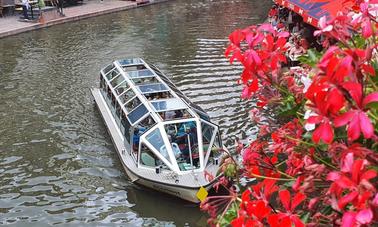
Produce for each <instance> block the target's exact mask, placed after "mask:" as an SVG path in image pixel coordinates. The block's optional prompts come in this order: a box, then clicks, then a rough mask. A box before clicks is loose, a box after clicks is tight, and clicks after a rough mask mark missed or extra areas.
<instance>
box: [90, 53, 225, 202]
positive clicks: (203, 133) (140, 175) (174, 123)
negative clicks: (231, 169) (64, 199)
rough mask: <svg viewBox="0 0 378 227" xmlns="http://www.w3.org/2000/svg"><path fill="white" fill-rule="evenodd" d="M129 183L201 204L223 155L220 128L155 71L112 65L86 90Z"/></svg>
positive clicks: (141, 65) (130, 62)
mask: <svg viewBox="0 0 378 227" xmlns="http://www.w3.org/2000/svg"><path fill="white" fill-rule="evenodd" d="M91 92H92V95H93V97H94V100H95V103H96V104H97V107H98V109H99V111H100V113H101V116H102V118H103V119H104V121H105V125H106V127H107V129H108V132H109V135H110V137H111V139H112V141H113V143H114V145H115V148H116V151H117V153H118V155H119V157H120V160H121V163H122V165H123V167H124V169H125V172H126V174H127V175H128V177H129V178H130V179H131V181H132V182H135V183H138V184H141V185H144V186H147V187H149V188H152V189H154V190H158V191H161V192H164V193H167V194H170V195H173V196H177V197H179V198H181V199H184V200H188V201H191V202H200V200H202V199H203V198H204V197H205V196H206V194H207V191H208V190H209V189H210V188H211V186H212V184H213V183H214V181H215V180H216V177H208V176H216V175H217V172H218V170H219V168H220V163H221V158H222V156H223V155H224V147H223V146H222V142H221V137H220V132H219V128H218V126H217V125H216V124H214V123H212V122H211V121H210V117H209V115H208V114H207V113H206V112H205V111H204V110H203V109H202V108H201V107H199V106H198V105H196V104H194V103H193V102H191V101H190V100H189V99H188V98H187V97H186V96H185V95H184V94H183V93H182V92H181V91H179V90H178V89H177V87H176V86H175V85H174V84H173V83H172V81H171V80H170V79H169V78H168V77H167V76H165V75H164V74H163V73H162V72H161V71H160V70H159V69H158V68H157V67H156V66H154V65H153V64H150V63H148V62H146V61H144V60H143V59H140V58H134V59H124V60H117V61H114V62H113V63H111V64H110V65H108V66H106V67H104V68H103V69H102V70H101V72H100V87H99V88H92V89H91Z"/></svg>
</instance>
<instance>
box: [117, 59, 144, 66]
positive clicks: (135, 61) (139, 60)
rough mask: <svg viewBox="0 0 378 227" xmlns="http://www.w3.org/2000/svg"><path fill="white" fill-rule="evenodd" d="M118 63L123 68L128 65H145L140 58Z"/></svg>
mask: <svg viewBox="0 0 378 227" xmlns="http://www.w3.org/2000/svg"><path fill="white" fill-rule="evenodd" d="M118 63H119V64H120V65H121V66H126V65H135V64H143V61H142V60H141V59H140V58H132V59H124V60H120V61H118Z"/></svg>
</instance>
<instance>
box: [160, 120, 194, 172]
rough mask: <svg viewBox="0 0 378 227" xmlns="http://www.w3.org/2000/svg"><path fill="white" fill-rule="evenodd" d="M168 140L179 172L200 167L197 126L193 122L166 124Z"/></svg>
mask: <svg viewBox="0 0 378 227" xmlns="http://www.w3.org/2000/svg"><path fill="white" fill-rule="evenodd" d="M164 128H165V131H166V132H167V135H168V139H169V141H170V143H171V146H172V150H173V153H174V154H175V157H176V161H177V164H178V166H179V168H180V170H181V171H187V170H192V169H197V168H199V167H200V162H199V151H198V139H197V124H196V122H195V121H187V122H183V123H174V124H166V125H165V126H164Z"/></svg>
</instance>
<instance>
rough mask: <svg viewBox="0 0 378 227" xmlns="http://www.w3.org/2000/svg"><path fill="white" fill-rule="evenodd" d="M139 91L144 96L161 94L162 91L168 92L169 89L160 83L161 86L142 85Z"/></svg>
mask: <svg viewBox="0 0 378 227" xmlns="http://www.w3.org/2000/svg"><path fill="white" fill-rule="evenodd" d="M138 89H139V91H140V92H141V93H142V94H145V93H155V92H161V91H168V88H167V87H166V86H165V85H164V84H162V83H160V84H147V85H140V86H138Z"/></svg>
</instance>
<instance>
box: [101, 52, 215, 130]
mask: <svg viewBox="0 0 378 227" xmlns="http://www.w3.org/2000/svg"><path fill="white" fill-rule="evenodd" d="M127 60H131V61H132V62H133V63H131V64H121V62H123V61H127ZM139 65H143V66H144V67H145V69H141V70H147V69H148V70H150V71H151V72H152V75H150V76H145V77H131V76H129V75H128V72H127V71H125V70H124V69H123V67H132V66H139ZM154 68H156V66H154ZM106 69H108V71H107V72H105V70H106ZM114 70H117V72H118V73H117V75H116V76H115V77H113V78H111V79H110V80H109V79H108V77H107V75H108V74H109V73H111V72H112V71H114ZM135 71H139V70H132V71H130V72H135ZM159 73H161V74H163V73H162V72H161V71H160V70H159ZM101 75H102V76H103V78H104V79H105V81H106V83H107V85H108V86H109V88H110V89H111V92H112V93H113V94H114V97H115V98H116V101H117V102H118V105H119V106H120V107H121V109H122V111H123V112H124V114H125V115H126V117H127V116H128V115H129V114H130V112H132V111H133V110H135V109H136V108H137V107H139V106H140V105H142V104H143V105H144V106H145V107H146V108H147V110H148V111H147V113H146V114H144V115H143V116H140V117H139V119H138V120H137V121H135V122H134V123H132V122H131V121H130V119H129V118H128V117H127V120H128V121H129V123H130V124H131V125H132V126H134V125H136V124H137V123H138V122H140V120H142V119H144V118H145V117H146V116H147V115H148V114H150V115H151V116H152V118H153V119H154V121H155V122H156V123H159V122H163V123H164V122H168V121H169V122H170V123H174V122H176V121H180V120H186V119H190V118H185V119H177V120H163V119H162V118H161V117H160V116H159V113H160V112H165V111H174V110H187V111H188V112H189V113H190V115H191V116H192V117H191V118H198V119H203V118H202V117H201V116H200V115H199V114H198V113H197V111H199V112H201V113H203V114H204V115H206V116H208V115H207V114H206V113H205V112H203V111H202V110H199V109H197V108H195V107H193V106H191V105H190V104H189V103H187V100H185V99H184V98H182V97H181V95H183V94H180V95H178V94H177V93H176V91H174V90H173V89H172V88H171V87H170V86H169V85H168V84H167V83H166V82H165V81H164V80H162V79H161V77H160V75H158V74H157V73H156V71H155V69H152V68H151V67H150V65H149V64H148V63H147V62H145V61H144V60H143V59H141V58H133V59H124V60H116V61H114V62H112V63H111V64H109V65H107V66H105V67H104V68H102V69H101ZM163 75H164V74H163ZM119 76H122V77H123V80H122V81H121V82H120V83H119V84H117V85H116V86H114V87H113V85H112V84H111V82H112V81H113V80H114V79H116V78H118V77H119ZM164 76H165V75H164ZM149 77H155V78H156V79H157V81H159V83H157V84H163V85H164V86H165V87H166V88H167V89H166V90H162V91H153V92H148V93H143V92H142V91H140V89H139V86H140V85H136V84H135V82H134V81H133V79H139V78H149ZM165 77H166V76H165ZM166 78H167V77H166ZM125 82H126V83H127V86H128V87H127V89H126V90H125V91H123V92H122V93H120V94H119V95H118V94H117V92H116V89H117V88H119V86H120V85H121V84H123V83H125ZM143 85H148V84H143ZM130 89H131V90H132V91H133V92H134V95H133V96H132V97H130V98H129V99H128V100H127V101H126V102H125V103H123V102H122V100H120V97H121V96H122V95H123V94H124V93H125V92H128V91H130ZM159 92H169V93H170V94H171V95H172V96H173V98H171V100H173V99H176V100H179V101H181V102H182V103H183V104H184V105H185V106H186V108H172V109H166V110H156V109H155V107H154V106H153V105H152V103H153V102H158V101H164V99H161V100H151V101H150V100H148V99H147V98H146V97H145V96H144V95H145V94H152V93H159ZM135 97H137V98H138V99H139V101H141V103H140V104H138V105H137V106H136V107H134V108H133V110H131V111H127V110H126V108H125V105H126V104H127V103H129V102H130V101H132V100H133V99H134V98H135ZM185 98H186V96H185ZM203 120H205V121H208V122H209V123H210V121H209V120H208V119H203ZM212 124H213V123H212Z"/></svg>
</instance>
